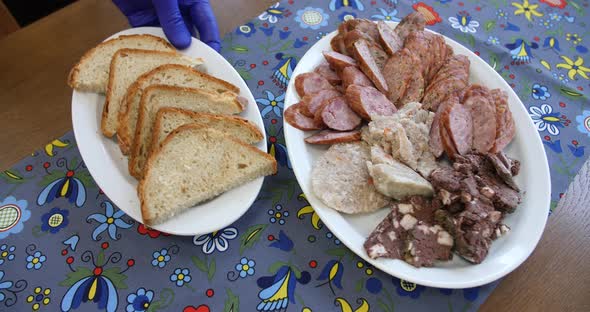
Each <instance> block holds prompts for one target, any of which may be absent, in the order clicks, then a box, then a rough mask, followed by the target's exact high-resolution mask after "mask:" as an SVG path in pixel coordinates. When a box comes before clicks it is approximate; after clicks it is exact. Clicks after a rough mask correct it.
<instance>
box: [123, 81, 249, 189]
mask: <svg viewBox="0 0 590 312" xmlns="http://www.w3.org/2000/svg"><path fill="white" fill-rule="evenodd" d="M139 105H140V109H139V118H138V119H137V125H136V126H135V137H134V139H133V149H132V150H131V155H130V157H129V173H130V174H131V175H132V176H134V177H136V178H138V179H139V178H141V177H142V175H143V167H144V165H145V162H146V160H147V157H148V153H149V149H148V147H149V144H150V143H151V142H152V133H153V132H152V130H153V126H154V121H155V120H156V113H157V112H158V110H159V109H160V108H162V107H175V108H183V109H187V110H192V111H195V112H204V113H211V114H221V115H233V114H239V113H240V112H242V110H243V108H242V105H241V104H240V102H239V101H238V100H237V97H233V98H232V97H227V96H225V97H220V96H219V94H217V93H213V92H209V91H207V90H202V89H192V88H182V87H174V86H167V85H152V86H149V87H147V88H146V89H145V90H144V92H143V95H142V96H141V101H140V104H139Z"/></svg>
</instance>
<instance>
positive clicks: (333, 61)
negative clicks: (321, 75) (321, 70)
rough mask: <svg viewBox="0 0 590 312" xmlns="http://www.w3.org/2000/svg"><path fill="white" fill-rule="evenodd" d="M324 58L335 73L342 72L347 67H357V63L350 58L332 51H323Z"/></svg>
mask: <svg viewBox="0 0 590 312" xmlns="http://www.w3.org/2000/svg"><path fill="white" fill-rule="evenodd" d="M322 53H323V54H324V58H325V59H326V61H328V64H330V67H331V68H332V69H333V70H335V71H336V72H337V73H340V72H342V70H343V69H344V68H346V67H349V66H354V67H357V66H358V63H357V62H356V61H355V59H353V58H352V57H350V56H346V55H344V54H341V53H338V52H334V51H324V52H322Z"/></svg>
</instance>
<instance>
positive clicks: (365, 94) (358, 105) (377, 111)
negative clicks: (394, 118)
mask: <svg viewBox="0 0 590 312" xmlns="http://www.w3.org/2000/svg"><path fill="white" fill-rule="evenodd" d="M345 96H346V100H347V101H348V105H350V108H352V110H353V111H355V112H356V113H357V114H358V115H359V116H361V117H362V118H364V119H365V120H369V121H370V120H371V116H391V115H393V114H394V113H395V112H396V111H397V108H396V107H395V105H393V103H391V102H390V101H389V100H388V99H387V97H386V96H385V95H384V94H383V93H381V92H379V90H377V89H375V88H373V87H364V86H358V85H351V86H349V87H348V88H346V93H345Z"/></svg>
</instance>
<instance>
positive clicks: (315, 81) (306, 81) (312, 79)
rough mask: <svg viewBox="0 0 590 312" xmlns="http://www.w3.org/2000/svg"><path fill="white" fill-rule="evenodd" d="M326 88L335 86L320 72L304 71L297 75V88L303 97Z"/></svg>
mask: <svg viewBox="0 0 590 312" xmlns="http://www.w3.org/2000/svg"><path fill="white" fill-rule="evenodd" d="M326 89H334V87H333V86H332V85H331V84H330V82H329V81H328V80H327V79H326V78H324V77H322V75H320V74H318V73H315V72H309V73H303V74H300V75H297V77H295V90H296V91H297V93H298V94H299V96H301V97H303V96H305V95H306V94H311V93H316V92H318V91H320V90H326Z"/></svg>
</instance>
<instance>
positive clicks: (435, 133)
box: [428, 98, 457, 158]
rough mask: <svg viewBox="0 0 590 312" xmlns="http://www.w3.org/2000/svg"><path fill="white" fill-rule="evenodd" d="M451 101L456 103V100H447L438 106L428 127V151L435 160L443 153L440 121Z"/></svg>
mask: <svg viewBox="0 0 590 312" xmlns="http://www.w3.org/2000/svg"><path fill="white" fill-rule="evenodd" d="M453 101H457V99H456V98H448V99H447V100H446V101H444V102H443V103H441V104H440V105H439V106H438V109H437V110H436V114H435V115H434V119H433V120H432V125H431V126H430V132H429V137H430V139H429V140H428V145H429V147H430V151H431V152H432V154H433V155H434V156H435V157H436V158H438V157H440V156H441V155H442V153H443V152H444V147H443V142H442V138H441V129H440V119H441V116H442V114H443V111H444V110H445V109H447V106H449V105H450V102H453Z"/></svg>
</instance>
